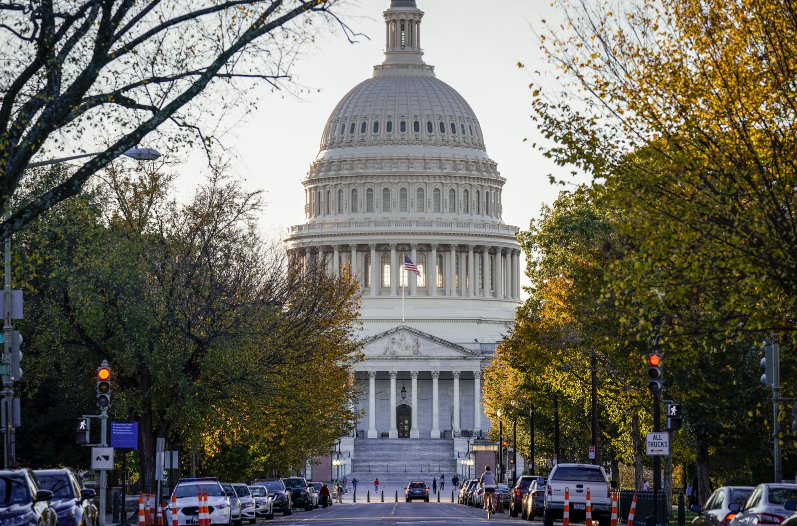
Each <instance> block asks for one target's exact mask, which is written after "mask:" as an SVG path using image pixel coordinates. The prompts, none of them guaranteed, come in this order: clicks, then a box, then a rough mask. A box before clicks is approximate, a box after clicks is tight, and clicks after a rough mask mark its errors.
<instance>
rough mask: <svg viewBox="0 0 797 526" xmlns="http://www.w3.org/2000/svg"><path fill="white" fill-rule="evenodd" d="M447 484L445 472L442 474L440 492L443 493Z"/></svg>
mask: <svg viewBox="0 0 797 526" xmlns="http://www.w3.org/2000/svg"><path fill="white" fill-rule="evenodd" d="M445 485H446V474H445V473H443V474H441V475H440V493H443V489H444V488H445Z"/></svg>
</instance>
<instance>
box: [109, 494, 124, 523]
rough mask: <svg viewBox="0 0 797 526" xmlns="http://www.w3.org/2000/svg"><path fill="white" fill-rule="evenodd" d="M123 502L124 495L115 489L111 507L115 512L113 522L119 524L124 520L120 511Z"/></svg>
mask: <svg viewBox="0 0 797 526" xmlns="http://www.w3.org/2000/svg"><path fill="white" fill-rule="evenodd" d="M121 504H122V496H121V494H120V493H119V491H117V490H113V500H111V509H112V513H113V522H114V523H115V524H119V523H120V522H122V514H121V513H120V509H121Z"/></svg>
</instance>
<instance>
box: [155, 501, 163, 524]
mask: <svg viewBox="0 0 797 526" xmlns="http://www.w3.org/2000/svg"><path fill="white" fill-rule="evenodd" d="M155 526H163V506H162V505H161V503H160V502H159V503H158V515H157V516H156V517H155Z"/></svg>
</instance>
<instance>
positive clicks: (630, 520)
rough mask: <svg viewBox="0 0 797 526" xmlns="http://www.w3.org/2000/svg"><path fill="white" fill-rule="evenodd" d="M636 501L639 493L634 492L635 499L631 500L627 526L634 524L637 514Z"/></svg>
mask: <svg viewBox="0 0 797 526" xmlns="http://www.w3.org/2000/svg"><path fill="white" fill-rule="evenodd" d="M636 501H637V494H636V493H634V500H633V501H631V510H630V511H629V512H628V525H627V526H634V515H636Z"/></svg>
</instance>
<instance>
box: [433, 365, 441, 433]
mask: <svg viewBox="0 0 797 526" xmlns="http://www.w3.org/2000/svg"><path fill="white" fill-rule="evenodd" d="M438 378H440V371H432V434H431V438H440V407H439V406H440V396H439V392H438V387H437V379H438Z"/></svg>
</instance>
